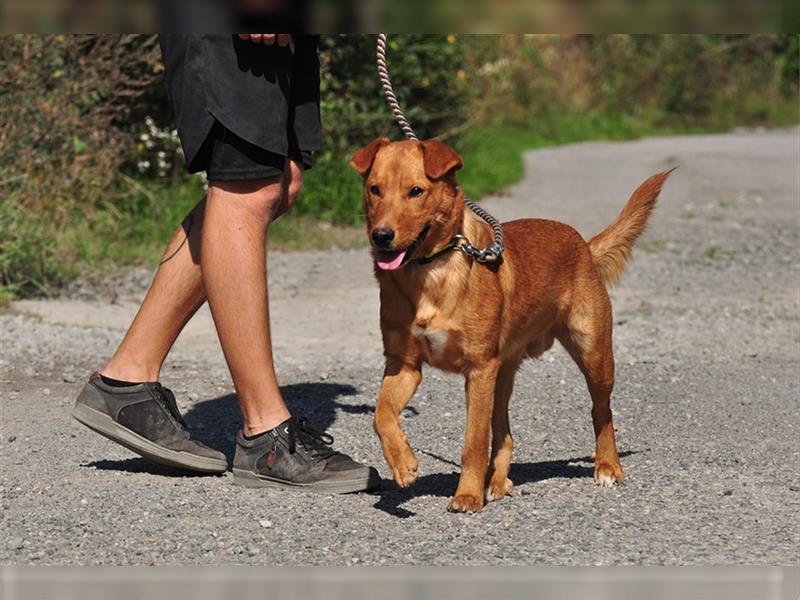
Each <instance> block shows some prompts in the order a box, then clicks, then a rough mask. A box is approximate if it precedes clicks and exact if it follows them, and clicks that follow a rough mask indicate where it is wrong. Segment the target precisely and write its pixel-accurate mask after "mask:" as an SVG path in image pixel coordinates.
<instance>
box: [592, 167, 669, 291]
mask: <svg viewBox="0 0 800 600" xmlns="http://www.w3.org/2000/svg"><path fill="white" fill-rule="evenodd" d="M676 168H677V167H674V168H672V169H670V170H669V171H664V172H663V173H659V174H657V175H653V176H652V177H650V178H649V179H648V180H647V181H645V182H644V183H643V184H642V185H640V186H639V187H638V188H636V191H635V192H633V195H632V196H631V199H630V200H628V203H627V204H626V205H625V208H623V209H622V212H621V213H619V216H618V217H617V218H616V220H615V221H614V222H613V223H611V225H609V226H608V227H606V228H605V229H604V230H603V231H601V232H600V233H598V234H597V235H596V236H594V237H593V238H592V239H590V240H589V250H591V252H592V258H593V259H594V265H595V267H597V270H598V271H599V272H600V276H601V277H602V278H603V281H605V282H606V283H607V284H609V285H613V284H615V283H616V282H617V281H619V278H620V277H621V276H622V272H623V271H624V270H625V266H626V265H627V264H628V261H629V260H630V258H631V252H632V251H633V244H634V243H635V242H636V239H637V238H638V237H639V236H640V235H642V233H643V232H644V230H645V228H646V227H647V219H649V218H650V214H651V213H652V212H653V208H655V205H656V200H657V199H658V194H659V193H660V192H661V186H663V185H664V181H666V179H667V177H668V176H669V174H670V173H672V171H674V170H675V169H676Z"/></svg>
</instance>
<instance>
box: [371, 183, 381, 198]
mask: <svg viewBox="0 0 800 600" xmlns="http://www.w3.org/2000/svg"><path fill="white" fill-rule="evenodd" d="M369 193H370V194H372V195H373V196H380V195H381V188H379V187H378V186H377V185H371V186H369Z"/></svg>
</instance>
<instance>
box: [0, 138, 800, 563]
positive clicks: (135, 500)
mask: <svg viewBox="0 0 800 600" xmlns="http://www.w3.org/2000/svg"><path fill="white" fill-rule="evenodd" d="M799 160H800V156H798V131H797V130H789V131H779V132H741V133H732V134H726V135H714V136H702V137H669V138H655V139H645V140H641V141H636V142H626V143H585V144H577V145H571V146H562V147H559V148H553V149H547V150H540V151H536V152H531V153H529V154H528V155H527V156H526V165H527V172H526V177H525V179H524V180H523V181H522V182H520V183H519V184H517V185H515V186H513V187H511V188H510V189H509V190H507V191H506V193H504V194H502V195H501V196H498V197H496V198H492V199H489V200H488V201H487V202H486V203H485V205H486V206H487V207H488V208H489V209H490V210H491V211H493V212H495V213H496V214H497V215H498V216H500V217H502V218H504V219H508V218H515V217H517V216H523V215H526V216H547V217H550V218H556V219H560V220H564V221H566V222H569V223H570V224H572V225H574V226H576V227H577V228H578V229H579V230H580V231H581V232H582V233H583V234H584V235H587V236H588V235H590V234H592V233H594V232H596V231H598V230H599V229H600V228H602V227H603V226H605V225H606V224H608V223H609V222H610V221H611V220H612V219H613V217H614V216H615V215H616V214H617V212H618V211H619V210H620V209H621V208H622V206H623V204H624V203H625V201H626V200H627V198H628V196H629V195H630V193H631V191H632V190H633V189H634V188H635V187H636V186H637V185H638V184H639V183H640V182H641V181H642V180H644V179H645V177H647V176H648V175H650V174H652V173H655V172H657V171H659V170H662V169H664V168H666V167H669V166H673V165H674V164H680V168H679V169H678V171H676V172H675V174H674V175H673V176H672V177H671V178H670V180H669V182H668V183H667V185H666V188H665V191H664V193H663V194H662V197H661V200H660V204H659V209H658V211H657V213H656V215H655V217H654V219H653V221H652V222H651V226H650V230H649V233H648V234H647V235H646V237H645V238H644V239H643V240H641V241H640V243H639V244H638V251H637V253H636V258H635V260H634V262H633V264H632V265H631V267H630V269H629V270H628V272H627V274H626V276H625V277H624V279H623V281H622V283H621V284H620V285H619V286H618V287H617V288H616V289H614V290H613V292H612V295H613V302H614V310H615V321H616V328H615V338H614V340H615V348H616V357H617V365H618V369H617V386H616V390H615V394H614V399H613V402H612V406H613V407H614V410H615V417H616V418H615V422H616V424H617V427H618V436H619V437H618V440H619V445H620V450H621V452H622V456H623V458H622V462H623V467H624V469H625V473H626V483H625V485H623V486H620V487H617V488H614V489H610V490H604V489H600V488H597V487H595V485H594V484H593V482H592V478H591V474H592V466H591V463H590V462H589V461H588V458H587V454H588V453H589V451H590V450H591V449H592V447H593V436H592V430H591V420H590V415H589V410H590V402H589V397H588V394H587V392H586V391H585V387H584V383H583V381H582V378H581V377H580V375H579V373H578V371H577V369H576V368H575V366H574V365H573V364H572V363H571V361H570V360H569V359H568V358H567V356H566V354H565V353H564V352H563V351H562V350H561V349H560V348H559V349H554V350H553V351H551V352H550V353H548V354H546V355H545V356H544V357H543V359H542V360H539V361H537V362H532V363H528V364H527V365H526V366H525V367H524V368H523V370H522V372H521V374H520V376H519V378H518V383H517V387H516V390H515V395H514V398H513V399H512V421H511V422H512V430H513V431H514V434H515V440H516V449H515V456H514V466H513V468H512V472H511V478H512V479H513V481H514V482H515V484H516V487H515V491H514V494H513V496H512V497H510V498H507V499H504V500H503V501H501V502H499V503H494V504H491V505H489V506H488V507H487V508H486V509H485V510H484V512H483V513H481V514H479V515H451V514H448V513H446V512H445V507H446V505H447V499H448V497H449V496H450V495H451V494H452V493H453V491H454V490H455V486H456V482H457V477H458V464H457V463H458V460H459V456H460V450H461V442H462V439H463V432H464V416H465V415H464V408H463V385H462V383H461V381H460V380H459V378H455V377H452V376H447V375H443V374H441V373H438V372H435V371H433V370H428V371H427V373H426V378H425V379H424V381H423V384H422V386H421V388H420V390H419V392H418V393H417V395H416V397H415V399H414V400H413V402H412V404H411V405H410V407H409V408H408V409H407V410H406V411H405V414H404V420H405V427H406V428H407V430H408V433H409V437H410V439H411V442H412V445H413V446H414V447H415V449H416V451H417V454H418V457H419V459H420V467H421V474H422V475H421V477H420V479H419V481H418V482H417V483H416V485H415V486H414V487H413V488H412V489H410V490H406V491H400V490H397V489H396V488H395V487H394V485H393V484H392V483H391V482H390V481H388V480H387V481H385V482H384V485H383V487H382V489H380V490H379V491H378V492H377V493H375V494H371V495H366V494H361V495H352V496H345V497H334V496H326V495H307V494H302V493H287V492H276V491H268V490H250V489H243V488H238V487H235V486H232V485H231V482H230V477H228V476H223V477H194V476H186V475H184V474H182V473H179V472H176V471H170V470H167V469H164V468H161V467H158V466H154V465H151V464H149V463H148V462H146V461H145V460H143V459H140V458H137V457H135V456H133V455H131V454H130V453H129V452H128V451H126V450H125V449H124V448H121V447H118V446H116V445H114V444H112V443H111V442H109V441H107V440H105V439H104V438H101V437H100V436H97V435H95V434H93V433H91V432H90V431H89V430H87V429H84V428H82V427H81V426H80V425H79V424H77V423H76V422H74V421H72V420H71V419H70V418H69V411H70V409H71V405H72V402H73V399H74V396H75V394H76V393H77V391H78V390H79V389H80V387H81V385H82V382H83V381H84V379H85V378H86V376H87V375H88V373H89V372H90V371H91V370H92V369H94V368H96V367H98V366H99V365H102V362H103V360H104V359H105V358H106V357H107V356H108V355H109V353H110V352H112V350H113V348H114V347H115V345H116V344H117V343H118V341H119V340H120V338H121V336H122V334H123V331H124V328H125V327H126V325H127V324H128V322H129V320H130V318H131V316H132V314H133V312H134V311H135V308H136V301H137V300H138V299H139V298H141V296H142V294H143V292H144V290H145V288H146V285H147V282H148V278H149V274H148V273H147V272H133V273H127V274H124V275H122V276H119V277H117V278H115V279H114V281H115V282H116V283H117V284H118V285H117V287H118V291H117V292H116V293H113V294H112V293H110V292H109V291H108V290H109V289H110V287H111V286H108V285H107V283H108V282H106V285H102V284H101V285H88V284H84V285H76V286H73V287H72V288H71V290H70V291H69V293H68V294H65V297H64V298H62V299H59V300H51V301H25V302H19V303H17V304H16V305H15V306H14V307H13V309H12V312H10V313H8V314H4V315H2V316H0V324H1V325H2V377H1V378H0V379H1V380H2V381H1V383H2V388H1V391H2V436H1V438H0V444H1V455H0V460H1V463H0V485H2V509H3V510H2V514H3V524H2V539H0V562H2V563H5V564H28V563H33V564H130V563H137V564H177V563H263V564H298V563H316V564H362V563H365V564H400V563H403V564H442V565H444V564H498V565H500V564H629V563H636V564H720V563H739V564H785V565H788V564H796V563H797V560H798V542H799V541H800V520H798V519H797V518H796V517H797V514H798V513H799V512H800V441H798V440H800V436H798V424H799V423H798V421H799V420H800V417H799V416H798V415H799V414H800V411H798V408H799V406H798V405H799V404H800V400H799V398H800V394H799V392H800V389H799V388H800V379H799V377H800V375H798V373H799V370H798V367H799V366H800V364H798V363H800V320H799V318H798V317H799V313H798V311H799V310H800V308H799V306H798V292H799V290H800V279H799V278H798V277H799V275H798V274H799V273H800V251H799V248H800V244H799V243H798V242H800V240H799V239H798V237H800V234H799V229H798V198H800V183H799V182H798V161H799ZM467 168H469V167H468V166H467ZM532 260H535V257H532ZM269 266H270V280H271V292H270V293H271V299H272V313H273V321H274V333H273V339H274V344H275V348H276V354H277V356H278V369H279V376H280V378H281V382H282V384H283V391H284V394H285V396H286V398H287V401H288V402H289V404H290V406H291V408H292V409H293V410H294V411H297V412H303V413H305V414H307V415H309V416H310V417H311V419H312V420H314V421H316V423H317V424H318V425H320V426H323V427H326V428H328V430H329V431H330V432H331V433H332V434H333V435H334V436H335V437H336V443H337V446H339V447H341V448H343V449H346V450H347V451H349V452H350V453H351V454H352V455H353V456H354V457H355V458H357V459H360V460H364V461H368V462H370V463H373V464H375V465H377V466H378V468H379V470H380V471H381V473H382V474H383V476H384V477H388V470H387V468H386V466H385V464H384V462H383V459H382V456H381V452H380V448H379V445H378V442H377V439H376V437H375V435H374V433H373V432H372V426H371V419H372V411H373V407H374V402H375V397H376V393H377V390H378V386H379V383H380V374H381V368H382V357H381V353H380V337H379V335H378V317H377V314H378V313H377V305H378V301H377V286H376V284H375V283H374V282H373V279H372V276H371V267H370V260H369V257H368V256H367V253H366V252H365V251H330V252H323V253H302V254H273V255H271V257H270V265H269ZM163 381H164V382H165V384H167V385H169V386H170V387H172V388H173V389H174V390H175V391H176V392H177V394H178V395H179V399H180V404H181V406H182V408H183V410H184V411H185V413H186V418H187V421H188V422H189V424H190V426H191V427H192V429H193V430H194V431H195V432H196V435H197V436H198V437H199V438H200V439H202V440H203V441H205V442H207V443H209V444H211V445H214V446H216V447H218V448H220V449H222V450H224V451H226V452H228V453H229V454H230V453H232V450H233V448H232V446H233V434H234V431H235V430H236V428H237V427H238V424H239V416H238V413H237V409H236V404H235V400H234V398H233V396H232V395H231V390H232V386H231V382H230V378H229V376H228V374H227V370H226V368H225V365H224V361H223V359H222V355H221V353H220V350H219V347H218V345H217V343H216V340H215V336H214V332H213V327H212V326H211V321H210V318H209V316H208V313H207V312H201V313H200V314H199V315H198V317H197V318H196V320H195V321H194V322H193V323H192V324H191V325H190V326H189V328H187V331H186V332H185V334H184V335H183V336H182V337H181V339H180V340H179V342H178V344H177V346H176V348H175V351H174V353H173V354H172V355H171V357H170V360H169V362H168V363H167V365H166V368H165V370H164V373H163ZM793 514H794V515H795V517H792V516H791V515H793Z"/></svg>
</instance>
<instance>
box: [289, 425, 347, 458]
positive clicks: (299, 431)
mask: <svg viewBox="0 0 800 600" xmlns="http://www.w3.org/2000/svg"><path fill="white" fill-rule="evenodd" d="M288 429H289V431H288V433H289V452H290V453H291V454H294V453H295V450H296V449H297V442H298V441H299V442H300V443H301V444H302V445H303V448H305V449H306V451H307V452H309V453H310V454H312V455H313V456H316V457H318V458H328V457H330V456H333V455H334V454H336V452H335V451H334V450H333V448H331V446H332V445H333V436H332V435H330V434H327V433H323V432H322V431H319V430H317V429H314V428H313V427H312V426H311V425H309V423H308V421H307V420H306V419H305V417H300V418H297V417H292V419H291V420H290V421H289V428H288Z"/></svg>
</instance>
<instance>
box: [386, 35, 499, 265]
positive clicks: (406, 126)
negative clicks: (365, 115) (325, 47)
mask: <svg viewBox="0 0 800 600" xmlns="http://www.w3.org/2000/svg"><path fill="white" fill-rule="evenodd" d="M386 37H387V36H386V34H385V33H379V34H378V41H377V44H376V54H377V63H378V79H380V82H381V87H382V88H383V95H384V96H386V103H387V104H388V105H389V108H390V109H391V111H392V114H393V115H394V118H395V120H396V121H397V124H398V125H400V129H402V130H403V134H404V135H405V136H406V138H408V139H409V140H414V141H417V140H418V139H419V138H418V137H417V136H416V134H415V133H414V130H413V129H412V128H411V123H409V122H408V119H406V116H405V115H404V114H403V110H402V109H401V108H400V103H399V102H398V101H397V96H396V95H395V93H394V89H392V80H391V78H390V77H389V69H388V68H387V67H386ZM464 202H465V203H466V205H467V206H468V207H469V209H470V210H471V211H472V212H473V213H475V214H476V215H477V216H478V217H480V218H481V219H483V220H484V221H486V223H487V224H488V225H489V226H490V227H491V228H492V232H493V233H494V243H493V244H492V245H491V246H489V247H488V248H476V247H474V246H473V245H472V244H470V242H469V240H468V239H467V238H465V237H464V236H463V235H457V236H456V240H457V242H459V243H458V248H459V250H461V251H462V252H463V253H464V254H466V255H467V256H470V257H472V258H474V259H475V260H477V261H478V262H480V263H487V262H496V261H498V260H500V257H501V256H502V254H503V250H504V249H505V245H504V244H503V226H502V224H501V223H500V221H498V220H497V219H495V218H494V217H493V216H492V215H491V214H489V212H487V211H486V210H484V209H483V208H481V207H480V206H478V205H477V204H475V203H474V202H473V201H472V200H470V199H468V198H465V199H464Z"/></svg>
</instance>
